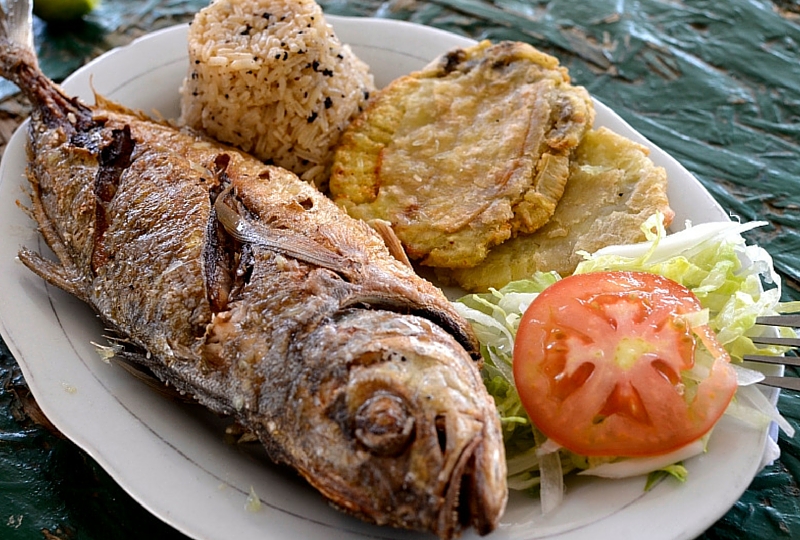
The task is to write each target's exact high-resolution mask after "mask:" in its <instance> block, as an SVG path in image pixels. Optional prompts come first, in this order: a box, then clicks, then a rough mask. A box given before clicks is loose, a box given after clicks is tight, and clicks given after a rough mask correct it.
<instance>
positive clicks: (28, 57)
mask: <svg viewBox="0 0 800 540" xmlns="http://www.w3.org/2000/svg"><path fill="white" fill-rule="evenodd" d="M32 8H33V3H32V2H31V0H8V1H5V2H0V75H2V76H3V77H4V78H6V79H8V80H10V81H12V82H13V83H14V84H16V85H17V86H19V87H20V88H21V89H22V90H23V91H24V90H25V87H26V86H28V84H26V82H27V81H28V80H29V79H30V77H31V74H30V71H33V72H39V61H38V60H37V58H36V49H34V46H33V15H32Z"/></svg>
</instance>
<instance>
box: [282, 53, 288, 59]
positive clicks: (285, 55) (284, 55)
mask: <svg viewBox="0 0 800 540" xmlns="http://www.w3.org/2000/svg"><path fill="white" fill-rule="evenodd" d="M287 58H289V53H288V52H286V51H283V59H284V60H286V59H287Z"/></svg>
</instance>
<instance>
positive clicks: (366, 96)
mask: <svg viewBox="0 0 800 540" xmlns="http://www.w3.org/2000/svg"><path fill="white" fill-rule="evenodd" d="M364 99H369V92H367V91H366V90H364Z"/></svg>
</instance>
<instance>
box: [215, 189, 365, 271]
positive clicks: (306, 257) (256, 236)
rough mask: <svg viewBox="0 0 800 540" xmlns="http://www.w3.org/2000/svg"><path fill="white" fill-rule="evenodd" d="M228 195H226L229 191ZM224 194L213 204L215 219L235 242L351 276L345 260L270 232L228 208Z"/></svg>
mask: <svg viewBox="0 0 800 540" xmlns="http://www.w3.org/2000/svg"><path fill="white" fill-rule="evenodd" d="M228 193H229V192H228ZM226 195H227V193H226V192H223V193H222V194H220V195H219V196H218V197H217V200H216V201H215V202H214V210H215V211H216V214H217V219H218V220H219V222H220V223H221V224H222V226H223V227H224V228H225V230H226V231H227V232H228V234H230V235H231V236H232V237H234V238H235V239H236V240H238V241H240V242H244V243H249V244H254V245H259V246H263V247H266V248H268V249H270V250H273V251H275V252H277V253H280V254H282V255H286V256H287V257H291V258H293V259H297V260H299V261H303V262H306V263H309V264H313V265H316V266H320V267H322V268H327V269H329V270H332V271H334V272H336V273H338V274H343V275H350V274H352V273H353V270H352V268H351V265H350V264H348V260H347V259H346V258H345V257H342V256H341V255H339V254H338V253H336V252H334V251H332V250H330V249H328V248H326V247H325V246H323V245H322V244H320V243H319V242H315V241H314V240H312V239H310V238H308V237H307V236H304V235H302V234H299V233H296V232H294V231H290V230H285V229H270V228H269V227H265V226H264V225H262V224H261V223H258V222H257V221H255V220H252V219H248V218H246V217H245V216H243V215H242V214H241V213H239V212H238V211H237V210H236V209H234V208H233V207H231V206H230V205H229V204H228V203H227V202H225V199H227V197H226Z"/></svg>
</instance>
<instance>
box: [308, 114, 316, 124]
mask: <svg viewBox="0 0 800 540" xmlns="http://www.w3.org/2000/svg"><path fill="white" fill-rule="evenodd" d="M316 119H317V111H312V112H311V114H310V115H309V117H308V118H306V121H307V122H308V123H309V124H310V123H311V122H313V121H314V120H316Z"/></svg>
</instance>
